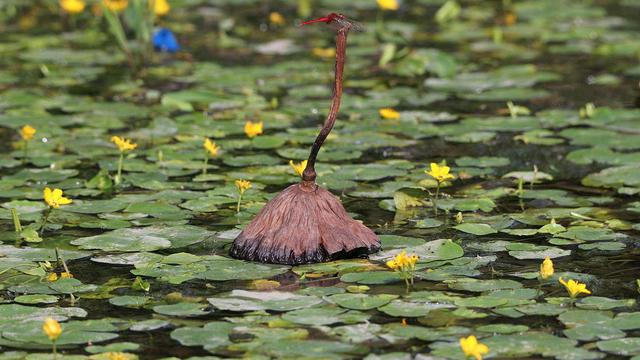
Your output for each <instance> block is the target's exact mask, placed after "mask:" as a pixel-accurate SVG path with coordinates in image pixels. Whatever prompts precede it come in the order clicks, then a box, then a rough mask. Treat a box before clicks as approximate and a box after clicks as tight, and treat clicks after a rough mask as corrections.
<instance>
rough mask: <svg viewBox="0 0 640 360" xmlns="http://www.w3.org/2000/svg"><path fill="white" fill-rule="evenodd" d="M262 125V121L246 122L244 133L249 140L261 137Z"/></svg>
mask: <svg viewBox="0 0 640 360" xmlns="http://www.w3.org/2000/svg"><path fill="white" fill-rule="evenodd" d="M263 127H264V123H263V122H262V121H259V122H253V121H247V122H245V123H244V133H245V135H247V137H248V138H249V139H253V138H254V137H256V136H258V135H262V131H263Z"/></svg>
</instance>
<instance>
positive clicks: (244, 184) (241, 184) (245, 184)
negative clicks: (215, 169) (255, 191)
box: [236, 180, 251, 194]
mask: <svg viewBox="0 0 640 360" xmlns="http://www.w3.org/2000/svg"><path fill="white" fill-rule="evenodd" d="M236 188H238V192H239V193H240V194H244V192H245V191H247V190H249V189H250V188H251V182H250V181H247V180H236Z"/></svg>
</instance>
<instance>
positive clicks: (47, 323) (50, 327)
mask: <svg viewBox="0 0 640 360" xmlns="http://www.w3.org/2000/svg"><path fill="white" fill-rule="evenodd" d="M42 331H43V332H44V334H45V335H47V337H48V338H49V340H51V341H56V340H57V339H58V337H60V334H62V327H61V326H60V323H59V322H58V321H57V320H56V319H53V318H46V319H44V324H42Z"/></svg>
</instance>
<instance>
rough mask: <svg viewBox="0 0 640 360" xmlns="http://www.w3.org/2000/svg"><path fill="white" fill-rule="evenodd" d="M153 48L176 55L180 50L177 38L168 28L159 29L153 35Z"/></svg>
mask: <svg viewBox="0 0 640 360" xmlns="http://www.w3.org/2000/svg"><path fill="white" fill-rule="evenodd" d="M152 42H153V48H154V49H156V50H158V51H164V52H170V53H174V52H176V51H178V50H180V44H178V40H177V39H176V36H175V35H174V34H173V33H172V32H171V30H169V29H167V28H159V29H158V30H156V31H155V32H154V33H153V39H152Z"/></svg>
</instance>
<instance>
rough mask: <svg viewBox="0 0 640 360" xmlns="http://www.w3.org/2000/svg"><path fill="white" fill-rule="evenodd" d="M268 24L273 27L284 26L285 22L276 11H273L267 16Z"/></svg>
mask: <svg viewBox="0 0 640 360" xmlns="http://www.w3.org/2000/svg"><path fill="white" fill-rule="evenodd" d="M269 22H270V23H272V24H273V25H284V24H285V23H286V21H285V20H284V16H282V14H280V13H279V12H276V11H273V12H271V13H270V14H269Z"/></svg>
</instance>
